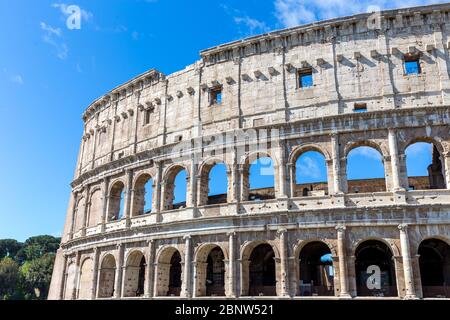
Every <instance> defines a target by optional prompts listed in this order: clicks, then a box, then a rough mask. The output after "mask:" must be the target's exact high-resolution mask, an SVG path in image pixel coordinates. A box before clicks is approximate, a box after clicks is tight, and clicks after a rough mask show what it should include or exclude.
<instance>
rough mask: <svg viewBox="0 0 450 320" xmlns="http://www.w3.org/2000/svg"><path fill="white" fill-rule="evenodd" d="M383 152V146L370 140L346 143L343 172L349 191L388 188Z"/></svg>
mask: <svg viewBox="0 0 450 320" xmlns="http://www.w3.org/2000/svg"><path fill="white" fill-rule="evenodd" d="M383 152H385V151H384V150H383V148H382V147H381V146H380V145H378V144H376V143H374V142H372V141H359V142H355V143H350V144H347V146H346V157H345V159H346V163H345V166H344V167H345V169H344V172H345V173H346V175H345V176H346V186H347V190H348V192H349V193H369V192H384V191H386V190H387V189H388V186H387V180H386V176H387V172H390V168H389V166H385V163H384V159H385V157H386V156H385V154H384V153H383ZM352 175H354V177H352Z"/></svg>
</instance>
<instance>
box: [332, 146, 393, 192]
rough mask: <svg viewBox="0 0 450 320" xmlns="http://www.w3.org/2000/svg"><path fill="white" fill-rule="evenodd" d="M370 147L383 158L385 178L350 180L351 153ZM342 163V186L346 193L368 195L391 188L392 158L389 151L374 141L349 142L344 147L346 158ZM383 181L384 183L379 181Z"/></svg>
mask: <svg viewBox="0 0 450 320" xmlns="http://www.w3.org/2000/svg"><path fill="white" fill-rule="evenodd" d="M360 147H368V148H372V149H374V150H376V151H377V152H378V153H379V155H380V156H381V162H382V166H383V178H367V177H364V178H359V179H352V180H349V178H348V174H349V172H348V171H349V170H348V169H349V163H348V158H349V154H350V152H351V151H353V150H355V149H357V148H360ZM341 161H342V163H341V175H342V180H343V181H342V185H343V189H344V191H345V192H349V193H360V192H361V193H368V192H385V191H386V190H389V188H390V179H387V177H389V176H390V172H391V167H390V165H389V163H390V162H389V161H390V156H389V150H387V148H386V147H385V146H384V145H383V144H381V143H378V142H376V141H373V140H358V141H351V142H348V143H347V144H346V145H345V147H344V157H343V158H342V160H341ZM378 179H382V181H381V180H380V181H377V180H378Z"/></svg>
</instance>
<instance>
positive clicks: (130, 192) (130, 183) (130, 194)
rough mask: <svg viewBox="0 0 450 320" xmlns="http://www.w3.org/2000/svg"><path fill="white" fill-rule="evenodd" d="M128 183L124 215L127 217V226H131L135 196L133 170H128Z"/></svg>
mask: <svg viewBox="0 0 450 320" xmlns="http://www.w3.org/2000/svg"><path fill="white" fill-rule="evenodd" d="M126 174H127V185H126V190H127V192H126V194H125V199H124V208H123V216H124V218H125V219H126V226H127V227H129V226H130V224H131V221H130V218H131V210H130V209H131V199H132V198H133V171H132V170H127V171H126Z"/></svg>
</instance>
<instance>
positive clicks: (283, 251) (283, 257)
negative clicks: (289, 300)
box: [278, 229, 289, 297]
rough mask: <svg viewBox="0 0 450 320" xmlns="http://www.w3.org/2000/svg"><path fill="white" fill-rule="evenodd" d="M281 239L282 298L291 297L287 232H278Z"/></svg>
mask: <svg viewBox="0 0 450 320" xmlns="http://www.w3.org/2000/svg"><path fill="white" fill-rule="evenodd" d="M278 235H279V237H280V269H281V270H280V271H281V288H280V289H281V290H280V295H281V296H282V297H286V296H289V288H288V286H289V277H288V260H287V247H288V244H287V230H286V229H280V230H278Z"/></svg>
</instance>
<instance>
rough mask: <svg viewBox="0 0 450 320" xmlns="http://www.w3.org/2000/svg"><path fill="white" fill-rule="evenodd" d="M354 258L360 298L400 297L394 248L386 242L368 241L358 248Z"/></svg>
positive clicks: (360, 244) (361, 242) (357, 289)
mask: <svg viewBox="0 0 450 320" xmlns="http://www.w3.org/2000/svg"><path fill="white" fill-rule="evenodd" d="M354 256H355V276H356V291H357V295H358V296H398V289H397V274H396V269H397V266H396V265H395V261H394V257H395V255H394V253H393V250H392V246H390V245H388V244H386V242H385V241H380V240H371V239H366V240H364V241H360V242H359V244H358V245H357V246H356V249H355V254H354ZM373 266H375V268H377V269H373ZM369 277H370V278H369ZM374 283H378V285H374Z"/></svg>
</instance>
